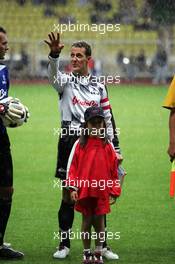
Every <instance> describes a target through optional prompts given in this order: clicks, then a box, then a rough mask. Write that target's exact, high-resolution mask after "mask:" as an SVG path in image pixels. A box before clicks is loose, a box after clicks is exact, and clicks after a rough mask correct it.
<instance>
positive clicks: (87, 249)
mask: <svg viewBox="0 0 175 264" xmlns="http://www.w3.org/2000/svg"><path fill="white" fill-rule="evenodd" d="M90 252H91V250H90V248H85V249H84V250H83V253H90Z"/></svg>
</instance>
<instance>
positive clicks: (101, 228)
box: [93, 215, 105, 252]
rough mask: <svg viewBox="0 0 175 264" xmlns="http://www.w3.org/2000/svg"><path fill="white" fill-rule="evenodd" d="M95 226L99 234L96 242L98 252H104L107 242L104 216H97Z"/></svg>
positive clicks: (94, 220) (94, 221) (94, 219)
mask: <svg viewBox="0 0 175 264" xmlns="http://www.w3.org/2000/svg"><path fill="white" fill-rule="evenodd" d="M93 226H94V229H95V232H96V233H97V239H96V241H95V245H96V251H100V252H101V251H102V246H103V242H104V240H105V225H104V215H96V216H94V217H93Z"/></svg>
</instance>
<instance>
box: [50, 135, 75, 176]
mask: <svg viewBox="0 0 175 264" xmlns="http://www.w3.org/2000/svg"><path fill="white" fill-rule="evenodd" d="M78 138H79V135H71V136H70V135H66V136H62V137H61V136H60V137H59V141H58V154H57V166H56V172H55V177H57V178H60V179H61V180H65V179H66V170H67V163H68V159H69V155H70V152H71V150H72V147H73V145H74V143H75V141H76V140H77V139H78Z"/></svg>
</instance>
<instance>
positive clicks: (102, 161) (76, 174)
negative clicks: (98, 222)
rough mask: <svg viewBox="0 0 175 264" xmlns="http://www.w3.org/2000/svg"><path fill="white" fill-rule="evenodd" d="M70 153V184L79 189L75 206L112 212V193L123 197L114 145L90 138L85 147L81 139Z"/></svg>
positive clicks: (86, 210) (91, 211)
mask: <svg viewBox="0 0 175 264" xmlns="http://www.w3.org/2000/svg"><path fill="white" fill-rule="evenodd" d="M75 144H76V143H75ZM70 156H71V157H72V161H71V163H70V168H68V170H69V172H68V185H69V187H72V188H75V189H77V190H78V201H77V203H76V205H75V209H76V210H77V211H79V212H81V213H83V214H85V215H90V214H97V215H100V214H107V213H109V212H110V206H109V195H110V194H111V195H113V196H119V195H120V192H121V189H120V186H119V181H118V175H117V157H116V153H115V151H114V149H113V147H112V145H111V144H110V143H107V144H105V143H104V141H103V140H102V139H100V138H98V137H89V138H88V141H87V144H86V145H85V146H84V147H81V146H80V144H79V142H78V143H77V144H76V147H75V148H73V150H72V153H71V155H70ZM71 157H70V159H71Z"/></svg>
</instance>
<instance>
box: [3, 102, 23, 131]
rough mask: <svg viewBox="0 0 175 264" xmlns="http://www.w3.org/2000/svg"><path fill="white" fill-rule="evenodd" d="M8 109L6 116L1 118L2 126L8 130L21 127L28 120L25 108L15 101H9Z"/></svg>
mask: <svg viewBox="0 0 175 264" xmlns="http://www.w3.org/2000/svg"><path fill="white" fill-rule="evenodd" d="M8 107H9V110H8V112H7V114H6V115H5V116H3V117H2V121H3V124H4V126H5V127H10V128H15V127H19V126H22V125H23V123H24V122H25V121H26V119H27V118H28V116H27V115H28V111H27V108H26V107H25V106H24V105H23V104H22V103H21V102H19V101H17V100H11V101H10V102H9V106H8ZM9 117H10V118H9Z"/></svg>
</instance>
